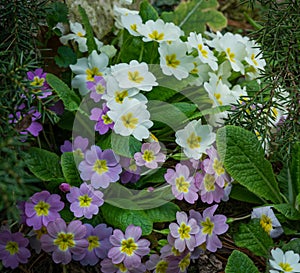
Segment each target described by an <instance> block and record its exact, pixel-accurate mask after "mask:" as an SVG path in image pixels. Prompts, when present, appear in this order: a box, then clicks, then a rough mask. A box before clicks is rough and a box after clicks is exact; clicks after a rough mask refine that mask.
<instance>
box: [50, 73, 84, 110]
mask: <svg viewBox="0 0 300 273" xmlns="http://www.w3.org/2000/svg"><path fill="white" fill-rule="evenodd" d="M46 80H47V82H48V84H49V85H50V86H51V88H52V89H53V90H54V91H55V92H56V93H57V95H58V96H59V98H60V99H61V100H62V101H63V103H64V106H65V108H66V109H67V110H69V111H71V112H72V111H76V110H77V109H78V107H79V104H80V99H79V97H78V96H77V95H76V94H75V92H74V91H73V90H71V89H70V88H69V87H68V86H67V85H66V84H65V83H64V82H63V81H62V80H60V79H59V78H58V77H56V76H55V75H53V74H51V73H47V76H46Z"/></svg>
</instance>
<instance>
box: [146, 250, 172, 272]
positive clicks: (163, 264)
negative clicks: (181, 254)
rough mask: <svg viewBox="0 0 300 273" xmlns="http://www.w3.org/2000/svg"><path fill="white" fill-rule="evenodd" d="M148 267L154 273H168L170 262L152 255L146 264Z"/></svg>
mask: <svg viewBox="0 0 300 273" xmlns="http://www.w3.org/2000/svg"><path fill="white" fill-rule="evenodd" d="M146 267H147V269H148V270H151V272H153V273H166V272H167V269H168V267H169V262H168V261H167V259H163V258H161V257H160V256H159V255H157V254H152V255H151V256H150V258H149V260H148V261H147V262H146ZM152 270H153V271H152Z"/></svg>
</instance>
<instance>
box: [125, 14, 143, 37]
mask: <svg viewBox="0 0 300 273" xmlns="http://www.w3.org/2000/svg"><path fill="white" fill-rule="evenodd" d="M121 23H122V25H123V27H124V28H126V29H127V30H128V32H129V33H130V34H131V35H133V36H141V34H140V33H139V32H138V31H137V30H138V28H140V27H141V25H142V24H143V21H142V18H141V16H140V15H138V14H128V15H122V16H121Z"/></svg>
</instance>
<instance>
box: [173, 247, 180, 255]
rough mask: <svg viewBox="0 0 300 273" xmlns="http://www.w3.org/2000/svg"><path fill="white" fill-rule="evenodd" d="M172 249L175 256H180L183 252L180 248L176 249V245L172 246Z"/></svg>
mask: <svg viewBox="0 0 300 273" xmlns="http://www.w3.org/2000/svg"><path fill="white" fill-rule="evenodd" d="M171 251H172V253H173V255H174V256H179V255H180V254H181V252H180V251H179V250H178V249H176V248H175V247H174V246H172V250H171Z"/></svg>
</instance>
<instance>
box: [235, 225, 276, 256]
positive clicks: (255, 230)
mask: <svg viewBox="0 0 300 273" xmlns="http://www.w3.org/2000/svg"><path fill="white" fill-rule="evenodd" d="M234 242H235V244H236V245H237V246H239V247H245V248H248V249H249V250H250V251H252V252H253V253H254V254H255V255H258V256H263V257H268V255H269V250H270V248H271V247H273V245H274V243H273V240H272V238H271V237H270V236H269V235H268V233H267V232H265V230H264V229H263V228H262V226H261V225H260V223H259V219H252V220H251V221H250V222H249V223H248V224H244V223H243V224H241V225H240V227H239V232H237V233H236V234H235V236H234Z"/></svg>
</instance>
